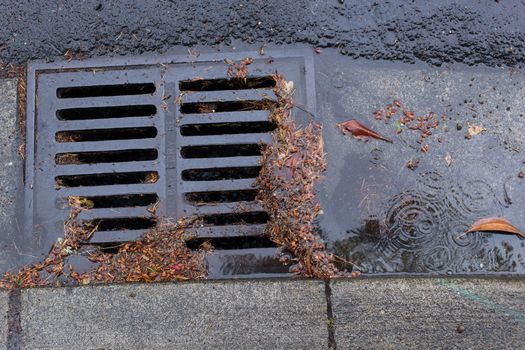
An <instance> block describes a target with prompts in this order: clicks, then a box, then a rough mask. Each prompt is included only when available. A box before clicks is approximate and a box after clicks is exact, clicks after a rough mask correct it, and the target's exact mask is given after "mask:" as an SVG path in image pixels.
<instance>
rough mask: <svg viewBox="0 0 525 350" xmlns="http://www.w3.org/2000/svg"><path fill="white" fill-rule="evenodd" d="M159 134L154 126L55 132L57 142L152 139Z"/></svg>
mask: <svg viewBox="0 0 525 350" xmlns="http://www.w3.org/2000/svg"><path fill="white" fill-rule="evenodd" d="M156 136H157V128H155V127H153V126H148V127H140V128H118V129H89V130H70V131H59V132H57V133H56V134H55V140H56V141H57V142H91V141H108V140H133V139H150V138H154V137H156Z"/></svg>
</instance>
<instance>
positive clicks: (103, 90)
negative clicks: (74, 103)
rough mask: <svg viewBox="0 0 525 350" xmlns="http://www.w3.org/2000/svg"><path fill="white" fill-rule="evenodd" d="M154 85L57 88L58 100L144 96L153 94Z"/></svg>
mask: <svg viewBox="0 0 525 350" xmlns="http://www.w3.org/2000/svg"><path fill="white" fill-rule="evenodd" d="M154 92H155V84H153V83H140V84H118V85H92V86H74V87H67V88H58V89H57V97H58V98H81V97H99V96H121V95H144V94H153V93H154Z"/></svg>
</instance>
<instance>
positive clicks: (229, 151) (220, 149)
mask: <svg viewBox="0 0 525 350" xmlns="http://www.w3.org/2000/svg"><path fill="white" fill-rule="evenodd" d="M263 147H264V146H263V145H261V144H256V143H249V144H237V145H207V146H184V147H182V148H181V150H180V153H181V156H182V158H219V157H247V156H260V155H261V154H262V150H263Z"/></svg>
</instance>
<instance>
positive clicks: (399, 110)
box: [374, 100, 448, 153]
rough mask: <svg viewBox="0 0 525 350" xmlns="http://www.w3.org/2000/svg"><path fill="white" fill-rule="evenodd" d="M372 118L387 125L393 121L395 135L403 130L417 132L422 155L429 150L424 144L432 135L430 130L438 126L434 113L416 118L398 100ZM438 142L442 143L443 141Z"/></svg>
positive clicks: (445, 118)
mask: <svg viewBox="0 0 525 350" xmlns="http://www.w3.org/2000/svg"><path fill="white" fill-rule="evenodd" d="M374 117H375V119H376V120H383V121H384V122H385V124H389V123H390V121H391V120H394V119H395V125H396V133H398V134H400V133H401V132H402V131H403V128H405V129H408V130H411V131H416V132H419V140H418V141H417V143H419V144H421V149H420V150H421V152H422V153H427V152H428V151H429V150H430V146H429V145H428V143H426V142H427V139H428V138H429V137H430V136H431V135H432V130H433V129H436V128H437V127H438V126H439V124H440V118H439V117H438V116H437V115H436V114H435V113H434V112H429V113H428V114H424V115H419V116H417V115H415V114H414V112H412V111H411V110H409V109H407V108H404V107H403V105H402V104H401V102H400V101H399V100H393V101H392V103H391V104H388V105H386V106H385V108H384V109H383V110H377V111H376V112H374ZM441 120H442V121H446V120H448V118H447V116H445V115H442V116H441ZM438 141H439V142H442V141H443V140H438Z"/></svg>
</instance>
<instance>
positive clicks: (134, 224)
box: [83, 217, 157, 231]
mask: <svg viewBox="0 0 525 350" xmlns="http://www.w3.org/2000/svg"><path fill="white" fill-rule="evenodd" d="M83 223H84V224H87V225H98V226H97V231H122V230H146V229H148V228H152V227H155V225H157V220H156V219H155V218H141V217H136V218H110V219H95V220H85V221H83Z"/></svg>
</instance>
